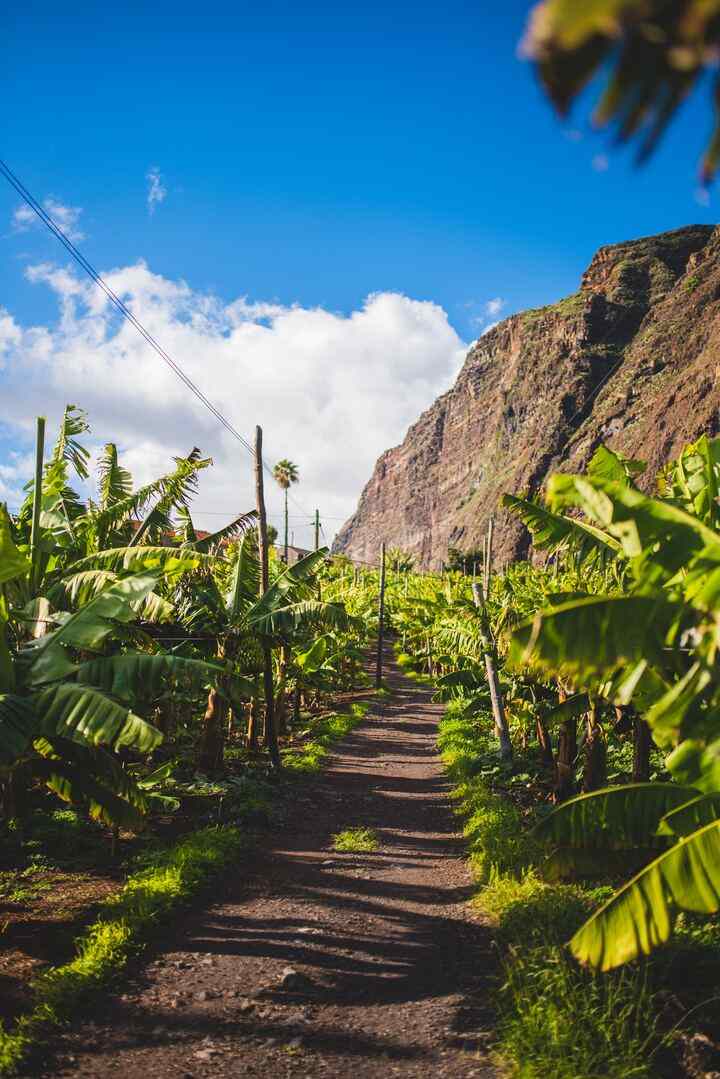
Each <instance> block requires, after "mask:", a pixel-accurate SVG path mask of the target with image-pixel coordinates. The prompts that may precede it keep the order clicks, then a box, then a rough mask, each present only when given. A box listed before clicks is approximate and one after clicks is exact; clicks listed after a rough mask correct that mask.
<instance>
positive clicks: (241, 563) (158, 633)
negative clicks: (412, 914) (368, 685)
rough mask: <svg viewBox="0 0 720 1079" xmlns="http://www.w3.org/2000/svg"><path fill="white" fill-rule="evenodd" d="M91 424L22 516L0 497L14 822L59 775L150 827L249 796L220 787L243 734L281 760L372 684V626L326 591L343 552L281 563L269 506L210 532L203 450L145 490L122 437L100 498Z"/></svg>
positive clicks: (97, 809) (107, 465)
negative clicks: (310, 719) (198, 502)
mask: <svg viewBox="0 0 720 1079" xmlns="http://www.w3.org/2000/svg"><path fill="white" fill-rule="evenodd" d="M87 431H88V426H87V422H86V419H85V416H84V414H83V413H82V412H80V411H79V410H77V409H76V408H74V407H69V408H68V409H67V410H66V413H65V416H64V420H63V423H62V426H61V430H60V432H59V435H58V438H57V441H56V443H55V446H54V448H53V450H52V453H51V454H50V457H49V460H48V462H47V463H46V464H45V465H44V467H41V462H42V454H41V453H40V454H39V458H38V474H37V480H36V482H35V483H32V482H31V483H30V484H29V485H28V488H27V491H28V493H27V498H26V500H25V502H24V504H23V505H22V507H21V508H20V510H19V512H18V513H17V514H15V515H14V516H10V515H9V513H8V511H7V509H6V508H5V507H0V782H1V784H2V807H3V816H4V820H5V823H6V824H7V823H8V822H10V821H13V822H16V823H17V822H19V823H20V824H21V825H22V822H23V821H24V820H25V819H27V818H28V816H29V815H30V814H31V813H32V812H33V810H34V809H35V808H37V807H38V806H39V805H42V804H44V803H43V802H42V798H41V796H40V794H39V787H38V784H44V785H46V787H47V788H49V790H50V791H52V792H53V794H54V795H55V796H57V797H59V798H60V799H62V800H64V801H65V802H69V803H71V804H72V805H75V806H79V807H83V808H84V809H87V810H88V811H89V813H90V815H91V816H92V817H93V818H95V819H97V820H99V821H102V822H104V823H106V824H108V825H111V826H112V827H114V828H115V829H118V828H125V829H127V828H129V829H135V830H136V829H138V828H140V827H142V825H143V821H144V820H145V819H146V818H147V816H148V814H149V813H150V814H151V813H152V812H153V811H154V812H155V813H162V814H167V813H169V812H175V811H177V810H178V808H180V807H181V805H182V804H183V803H184V801H185V800H186V799H188V798H192V796H193V795H198V794H203V793H206V794H207V793H208V792H209V793H213V792H215V793H217V792H218V791H219V792H220V793H221V794H224V795H225V796H226V802H232V797H233V795H234V794H235V793H237V795H238V797H239V796H240V794H241V793H242V775H240V776H239V777H237V776H236V777H235V786H236V787H238V790H237V791H234V790H233V789H232V788H229V789H225V790H223V789H222V787H218V786H217V784H215V785H213V777H220V778H222V777H224V776H225V773H226V769H225V768H224V765H225V764H226V763H227V762H226V761H225V755H226V747H227V745H228V739H229V740H230V746H231V748H230V752H231V755H233V756H235V757H236V758H237V757H239V758H240V764H242V762H243V761H244V762H245V763H252V764H254V765H255V766H256V767H257V765H258V764H259V763H261V761H262V757H263V754H264V755H265V756H266V762H267V765H268V766H269V768H270V769H272V770H278V769H279V768H280V767H281V764H282V761H281V754H282V748H279V747H278V739H282V738H283V736H285V735H287V734H288V731H289V729H290V728H291V727H292V725H293V724H294V725H295V727H297V725H298V724H299V723H300V720H301V717H302V716H305V717H307V715H308V714H309V713H312V712H315V713H317V712H318V711H320V710H321V708H322V705H323V699H324V697H326V696H327V695H328V694H332V693H337V692H339V691H342V690H343V689H346V688H349V687H351V686H352V685H354V684H356V683H357V682H358V681H361V680H362V678H363V677H364V676H363V675H362V674H361V666H362V656H363V653H362V651H361V646H362V645H363V644H364V642H365V638H366V633H367V629H366V623H365V620H363V619H362V618H360V617H358V615H357V613H356V614H349V613H348V610H347V609H346V607H345V606H344V604H343V603H341V602H336V601H335V600H333V599H332V598H322V587H323V581H325V580H327V581H328V582H329V583H330V585H332V574H333V572H334V571H332V570H331V569H330V568H328V567H327V566H326V555H327V551H326V549H321V550H318V551H316V552H314V553H312V554H310V555H308V556H307V557H306V558H303V559H302V560H301V561H299V562H298V563H297V564H295V565H293V566H286V565H285V564H284V563H283V562H282V561H280V560H279V559H277V558H275V557H272V555H271V556H270V557H269V560H268V556H267V544H265V551H266V554H265V558H266V565H265V567H263V558H262V550H261V549H260V546H261V545H260V544H259V534H258V528H257V519H256V514H255V512H254V511H252V512H249V513H245V514H242V515H240V516H238V517H237V518H236V519H234V520H232V521H230V522H229V523H228V524H227V525H226V526H225V527H223V528H222V529H220V530H219V531H217V532H215V533H213V534H211V535H207V534H205V535H202V538H200V537H199V535H198V533H197V532H196V530H195V528H194V525H193V521H192V517H191V512H190V502H191V499H192V496H193V495H194V493H195V491H196V489H197V485H198V481H199V477H200V474H201V473H202V471H203V470H204V469H206V468H207V467H209V466H210V465H211V463H212V462H211V461H210V460H208V459H203V458H202V457H201V455H200V453H199V451H197V450H193V451H192V452H191V453H190V454H189V455H188V456H187V457H185V458H177V459H176V460H175V466H174V468H173V469H172V471H170V472H169V473H168V474H167V475H164V476H161V477H160V478H158V479H157V480H155V481H154V482H152V483H149V484H146V485H144V486H143V487H140V488H137V489H134V487H133V483H132V478H131V476H130V474H129V473H128V472H127V470H126V469H124V468H123V466H122V464H121V462H120V461H119V459H118V454H117V450H116V447H115V446H114V445H113V444H112V443H108V444H107V445H106V446H105V448H104V451H103V453H102V455H101V457H100V460H99V463H98V484H97V495H96V497H95V498H87V499H84V500H83V499H82V498H81V497H80V496H79V495H78V494H77V493H76V491H74V490H73V488H72V486H71V485H72V483H74V482H75V483H77V481H80V482H82V483H85V482H87V481H89V478H90V477H89V473H88V461H89V452H88V450H87V449H86V447H85V446H84V445H83V442H82V438H83V435H85V434H86V433H87ZM36 487H37V492H38V497H36ZM359 613H362V612H359ZM226 808H227V805H226Z"/></svg>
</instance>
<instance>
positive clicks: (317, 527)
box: [315, 510, 320, 551]
mask: <svg viewBox="0 0 720 1079" xmlns="http://www.w3.org/2000/svg"><path fill="white" fill-rule="evenodd" d="M319 546H320V510H315V550H316V551H317V549H318V548H319Z"/></svg>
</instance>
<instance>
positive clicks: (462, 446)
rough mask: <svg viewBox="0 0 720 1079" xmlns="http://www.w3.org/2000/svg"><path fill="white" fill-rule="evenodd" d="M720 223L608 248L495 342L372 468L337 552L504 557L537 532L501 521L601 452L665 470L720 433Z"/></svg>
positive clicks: (479, 347) (427, 562)
mask: <svg viewBox="0 0 720 1079" xmlns="http://www.w3.org/2000/svg"><path fill="white" fill-rule="evenodd" d="M719 364H720V226H719V227H716V228H713V227H711V226H704V225H692V226H688V227H687V228H682V229H677V230H675V231H673V232H667V233H663V234H661V235H659V236H651V237H648V238H644V239H640V240H630V241H628V242H627V243H621V244H613V245H610V246H607V247H602V248H600V250H599V251H598V252H597V254H596V255H595V257H594V258H593V260H592V262H591V263H590V266H589V267H588V269H587V271H586V272H585V274H584V275H583V277H582V281H581V283H580V288H579V290H578V292H576V293H574V294H573V295H572V296H568V297H567V298H566V299H564V300H561V301H560V302H559V303H556V304H552V305H550V306H548V307H541V308H537V309H534V310H530V311H524V312H522V313H521V314H516V315H512V316H511V317H510V318H507V319H505V320H504V321H503V322H501V323H499V324H498V325H497V326H496V327H495V328H494V329H492V330H490V331H489V332H488V333H486V334H484V335H483V337H481V338H480V340H479V341H477V342H476V343H475V344H474V345H473V347H472V348H471V350H470V352H469V353H468V355H467V358H466V360H465V363H464V365H463V368H462V370H461V372H460V374H459V375H458V378H457V380H456V382H455V385H454V386H453V387H452V389H450V390H449V391H448V392H447V393H445V394H443V395H442V396H441V397H439V398H438V399H437V401H435V403H434V404H433V405H432V407H431V408H429V409H428V410H427V411H426V412H424V413H423V414H422V415H421V416H420V418H419V419H418V420H417V422H416V423H414V424H413V425H412V427H411V428H410V430H409V431H408V433H407V435H406V437H405V440H404V442H403V443H402V445H400V446H396V447H395V448H394V449H390V450H387V451H386V452H385V453H383V455H382V456H381V457H380V459H379V460H378V462H377V464H376V465H375V470H374V472H373V475H372V477H371V478H370V481H369V482H368V484H367V486H366V487H365V489H364V491H363V493H362V496H361V498H360V502H359V505H358V508H357V510H356V512H355V513H354V515H353V516H352V517H351V518H350V520H349V521H348V522H347V523H346V524H345V525H344V526H343V528H342V529H341V530H340V532H339V533H338V536H337V538H336V540H335V544H334V549H335V550H336V551H338V552H343V553H345V554H348V555H350V556H351V557H354V558H359V559H365V560H368V561H374V560H376V559H377V556H378V551H379V546H380V542H381V541H382V540H383V539H384V540H385V541H386V542H387V543H388V544H389V545H391V546H397V547H402V548H404V549H405V550H408V551H412V552H414V553H415V555H416V556H417V558H418V561H419V563H420V564H421V565H422V566H424V567H426V568H428V567H430V566H432V567H436V566H437V565H438V564H439V563H440V562H441V561H442V560H443V559H444V558H445V557H446V554H447V549H448V546H452V547H458V548H460V549H461V550H472V549H476V548H478V547H479V546H480V542H481V537H482V535H483V534H484V530H485V528H486V525H487V520H488V517H489V516H490V515H491V514H493V515H494V516H495V521H496V537H497V541H496V544H497V545H496V552H497V556H498V558H499V559H500V560H506V559H510V558H513V557H519V556H522V555H523V554H524V553H525V551H526V549H527V534H526V533H525V532H524V529H523V528H522V526H521V525H520V524H519V522H518V521H517V520H516V519H515V518H513V517H511V516H510V515H508V514H506V513H505V512H504V511H502V510H500V509H499V508H498V507H499V501H500V498H501V496H502V494H503V493H504V492H506V491H510V492H513V493H527V492H534V491H537V490H538V489H539V488H540V487H541V486H542V483H543V481H544V480H545V478H546V476H547V475H548V473H549V472H551V471H554V470H557V469H558V468H561V469H563V470H564V471H566V470H572V469H577V468H581V467H582V466H583V465H584V464H585V463H586V461H587V460H588V458H589V457H590V456H591V454H592V452H593V450H594V449H595V448H596V447H597V446H598V444H599V443H601V442H605V443H606V444H607V445H609V446H611V447H613V448H615V449H617V450H620V451H621V452H623V453H625V454H628V455H631V456H636V457H640V458H642V459H643V460H647V461H648V462H649V465H650V467H649V468H648V471H647V476H648V482H652V477H653V476H654V473H655V472H656V471H657V469H658V468H659V467H660V465H661V464H662V463H663V462H664V461H666V460H667V459H668V457H670V456H672V454H674V453H675V452H677V451H679V450H680V449H681V447H682V446H683V445H684V444H685V443H686V442H688V441H690V440H692V439H694V438H696V437H698V435H699V434H701V433H702V432H703V431H707V432H709V433H711V434H717V433H718V430H719V429H720V416H719V412H718V409H719V407H720V380H719V379H718V374H719V373H720V367H719V366H718V365H719Z"/></svg>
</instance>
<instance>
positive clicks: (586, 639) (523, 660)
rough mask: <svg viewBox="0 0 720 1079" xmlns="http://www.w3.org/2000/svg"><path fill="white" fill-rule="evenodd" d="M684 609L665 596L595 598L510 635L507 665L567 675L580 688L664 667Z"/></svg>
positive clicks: (548, 613)
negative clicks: (628, 671) (644, 667)
mask: <svg viewBox="0 0 720 1079" xmlns="http://www.w3.org/2000/svg"><path fill="white" fill-rule="evenodd" d="M685 616H686V608H685V607H684V606H683V605H682V604H679V603H674V602H673V601H672V600H670V599H669V598H666V597H665V596H664V595H656V596H643V595H634V596H591V597H589V598H588V599H582V600H576V601H573V602H570V603H564V604H561V605H560V606H559V607H553V608H551V609H547V610H543V611H539V612H538V613H537V614H536V615H535V617H534V619H533V620H532V621H531V622H526V623H525V624H524V625H522V626H519V627H518V628H517V629H516V630H515V632H514V633H513V635H512V639H511V645H510V653H509V663H510V664H511V665H512V666H513V667H517V668H519V669H522V668H524V667H525V666H526V665H527V664H528V663H530V664H534V665H537V666H539V667H541V668H545V669H548V670H551V671H563V672H565V673H567V674H570V675H571V676H572V677H573V680H574V681H575V683H576V685H578V686H581V685H592V684H593V683H595V682H596V679H597V676H598V675H599V674H606V673H609V672H611V671H613V670H615V669H616V668H618V667H620V666H626V665H630V664H636V663H639V662H640V661H641V660H646V661H648V662H649V663H653V664H656V665H658V666H660V667H662V665H663V663H664V662H665V660H666V658H667V657H666V656H665V655H664V649H665V648H666V646H667V645H668V643H671V641H672V636H673V635H672V634H671V631H676V629H677V628H678V627H679V626H680V625H681V624H682V619H683V618H684V617H685Z"/></svg>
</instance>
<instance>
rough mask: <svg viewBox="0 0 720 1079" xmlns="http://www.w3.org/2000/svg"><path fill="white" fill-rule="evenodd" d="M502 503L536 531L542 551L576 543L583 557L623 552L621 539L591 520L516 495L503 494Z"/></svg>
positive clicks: (534, 535) (534, 542) (534, 536)
mask: <svg viewBox="0 0 720 1079" xmlns="http://www.w3.org/2000/svg"><path fill="white" fill-rule="evenodd" d="M502 504H503V506H505V507H507V509H509V510H511V511H512V512H513V513H515V514H517V516H518V517H520V519H521V521H522V522H523V524H524V525H526V527H527V528H528V529H529V530H530V532H531V533H532V537H533V546H535V547H536V548H537V549H538V550H540V551H544V550H547V551H549V552H550V554H554V553H555V552H556V551H559V550H562V549H563V548H564V547H567V546H572V547H574V548H575V549H577V551H578V553H579V556H580V558H581V559H582V560H584V559H585V558H587V557H589V556H590V555H598V554H604V555H615V554H617V553H619V552H621V551H622V547H621V545H620V543H619V541H618V540H616V539H615V538H614V537H613V536H611V535H610V534H609V533H607V532H604V531H603V530H602V529H601V528H597V527H596V526H595V525H592V524H590V523H589V522H587V521H581V520H579V519H578V518H573V517H565V516H563V514H560V513H553V512H552V511H551V510H549V509H546V508H545V507H544V506H541V505H540V504H539V503H537V502H532V501H530V500H528V499H525V498H516V497H515V496H514V495H509V494H508V495H503V500H502Z"/></svg>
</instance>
